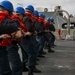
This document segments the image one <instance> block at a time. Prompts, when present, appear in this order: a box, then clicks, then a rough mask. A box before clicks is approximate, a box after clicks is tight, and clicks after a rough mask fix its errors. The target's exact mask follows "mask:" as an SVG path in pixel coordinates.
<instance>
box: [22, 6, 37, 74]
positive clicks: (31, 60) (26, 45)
mask: <svg viewBox="0 0 75 75" xmlns="http://www.w3.org/2000/svg"><path fill="white" fill-rule="evenodd" d="M25 9H26V16H25V17H24V19H23V23H24V24H25V25H26V28H27V30H28V31H29V32H30V35H29V36H26V37H24V38H23V40H22V47H23V49H25V51H26V53H27V55H28V68H29V73H28V75H33V72H34V69H35V65H36V52H35V48H34V44H33V41H34V38H33V37H34V35H35V29H34V26H33V21H32V20H33V17H32V16H33V12H34V7H33V6H32V5H28V6H27V7H26V8H25Z"/></svg>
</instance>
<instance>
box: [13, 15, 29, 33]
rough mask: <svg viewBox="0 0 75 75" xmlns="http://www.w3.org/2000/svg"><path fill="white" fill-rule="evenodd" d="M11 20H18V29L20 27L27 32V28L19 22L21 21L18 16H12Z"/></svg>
mask: <svg viewBox="0 0 75 75" xmlns="http://www.w3.org/2000/svg"><path fill="white" fill-rule="evenodd" d="M13 19H17V20H18V22H19V24H20V27H21V28H22V29H23V30H24V31H25V32H27V31H28V30H27V28H26V26H25V24H23V23H22V21H21V19H20V18H19V16H18V15H16V14H14V15H13V16H12V20H13Z"/></svg>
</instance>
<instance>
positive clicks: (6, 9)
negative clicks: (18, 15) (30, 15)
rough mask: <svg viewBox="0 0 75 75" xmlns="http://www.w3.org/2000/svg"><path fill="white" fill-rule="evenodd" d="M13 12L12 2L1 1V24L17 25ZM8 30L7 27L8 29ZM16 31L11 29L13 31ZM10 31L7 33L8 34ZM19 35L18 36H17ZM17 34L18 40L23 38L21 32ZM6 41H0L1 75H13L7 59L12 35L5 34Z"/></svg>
mask: <svg viewBox="0 0 75 75" xmlns="http://www.w3.org/2000/svg"><path fill="white" fill-rule="evenodd" d="M12 12H13V5H12V3H11V2H10V1H1V3H0V23H1V24H3V25H5V26H4V27H6V26H9V27H10V26H12V25H16V24H15V23H14V22H13V21H12V20H11V15H12ZM6 29H7V27H6ZM12 30H14V29H11V30H10V31H12ZM7 32H8V31H6V33H7ZM16 33H18V34H16ZM16 33H15V34H16V36H17V38H18V36H19V38H20V37H21V36H22V33H21V31H20V30H19V31H17V32H16ZM4 36H5V37H4V39H2V41H0V74H1V75H11V69H10V65H9V60H8V57H7V50H6V47H7V46H8V45H10V44H11V41H10V38H7V37H10V36H11V34H4Z"/></svg>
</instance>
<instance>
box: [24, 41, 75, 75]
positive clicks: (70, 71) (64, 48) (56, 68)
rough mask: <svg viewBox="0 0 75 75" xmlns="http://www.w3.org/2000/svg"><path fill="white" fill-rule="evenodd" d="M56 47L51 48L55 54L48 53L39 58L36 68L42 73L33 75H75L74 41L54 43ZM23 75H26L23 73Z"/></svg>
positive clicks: (26, 73) (26, 74)
mask: <svg viewBox="0 0 75 75" xmlns="http://www.w3.org/2000/svg"><path fill="white" fill-rule="evenodd" d="M55 44H57V47H55V48H52V49H53V50H54V51H55V53H48V52H47V49H44V51H46V52H47V53H46V55H45V58H40V61H39V62H38V64H39V65H38V66H37V68H38V69H40V70H41V71H42V73H34V75H75V41H66V40H65V41H64V40H62V41H56V42H55ZM23 75H28V72H24V73H23Z"/></svg>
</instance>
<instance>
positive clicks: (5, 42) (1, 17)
mask: <svg viewBox="0 0 75 75" xmlns="http://www.w3.org/2000/svg"><path fill="white" fill-rule="evenodd" d="M5 18H9V19H11V18H10V16H9V14H8V13H7V12H0V23H2V21H3V20H4V19H5ZM10 44H11V39H10V38H7V39H2V41H1V42H0V46H9V45H10Z"/></svg>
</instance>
